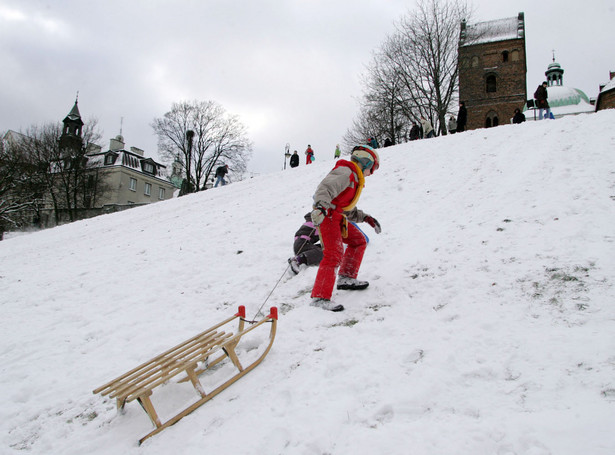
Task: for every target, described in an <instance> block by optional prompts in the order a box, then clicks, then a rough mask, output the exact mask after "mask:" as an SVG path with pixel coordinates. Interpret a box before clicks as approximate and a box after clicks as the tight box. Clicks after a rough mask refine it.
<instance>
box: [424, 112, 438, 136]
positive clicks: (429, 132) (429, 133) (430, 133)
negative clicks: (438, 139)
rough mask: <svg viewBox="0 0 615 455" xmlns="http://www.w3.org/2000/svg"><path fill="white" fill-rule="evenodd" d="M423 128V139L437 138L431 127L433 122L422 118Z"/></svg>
mask: <svg viewBox="0 0 615 455" xmlns="http://www.w3.org/2000/svg"><path fill="white" fill-rule="evenodd" d="M421 127H422V128H423V138H425V139H430V138H432V137H435V135H436V132H435V131H434V129H433V126H431V122H430V121H429V120H427V119H426V118H425V117H421Z"/></svg>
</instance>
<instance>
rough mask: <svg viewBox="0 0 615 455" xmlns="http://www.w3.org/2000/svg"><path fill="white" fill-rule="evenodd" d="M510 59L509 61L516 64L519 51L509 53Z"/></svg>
mask: <svg viewBox="0 0 615 455" xmlns="http://www.w3.org/2000/svg"><path fill="white" fill-rule="evenodd" d="M510 59H511V60H512V61H513V62H518V61H519V51H512V52H511V53H510Z"/></svg>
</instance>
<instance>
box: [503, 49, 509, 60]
mask: <svg viewBox="0 0 615 455" xmlns="http://www.w3.org/2000/svg"><path fill="white" fill-rule="evenodd" d="M502 61H503V62H507V61H508V51H504V52H502Z"/></svg>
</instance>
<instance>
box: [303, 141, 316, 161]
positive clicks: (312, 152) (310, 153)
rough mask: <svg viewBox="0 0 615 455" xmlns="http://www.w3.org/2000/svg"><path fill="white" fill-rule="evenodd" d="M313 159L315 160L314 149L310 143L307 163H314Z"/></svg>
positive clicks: (306, 153)
mask: <svg viewBox="0 0 615 455" xmlns="http://www.w3.org/2000/svg"><path fill="white" fill-rule="evenodd" d="M312 161H314V150H312V147H311V146H309V145H308V148H307V150H306V151H305V164H312Z"/></svg>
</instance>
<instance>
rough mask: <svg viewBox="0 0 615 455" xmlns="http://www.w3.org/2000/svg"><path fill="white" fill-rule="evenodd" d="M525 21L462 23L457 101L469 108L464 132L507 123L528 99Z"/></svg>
mask: <svg viewBox="0 0 615 455" xmlns="http://www.w3.org/2000/svg"><path fill="white" fill-rule="evenodd" d="M526 72H527V67H526V63H525V19H524V15H523V13H519V15H518V16H517V17H512V18H507V19H498V20H495V21H488V22H480V23H478V24H474V25H468V24H466V22H465V20H464V21H462V22H461V33H460V36H459V100H460V101H465V103H466V108H467V109H468V123H467V125H466V129H468V130H473V129H476V128H489V127H491V126H498V125H501V124H506V123H509V122H510V119H511V118H512V116H513V114H514V111H515V109H516V108H519V109H523V106H524V105H525V101H526V99H527V89H526Z"/></svg>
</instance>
